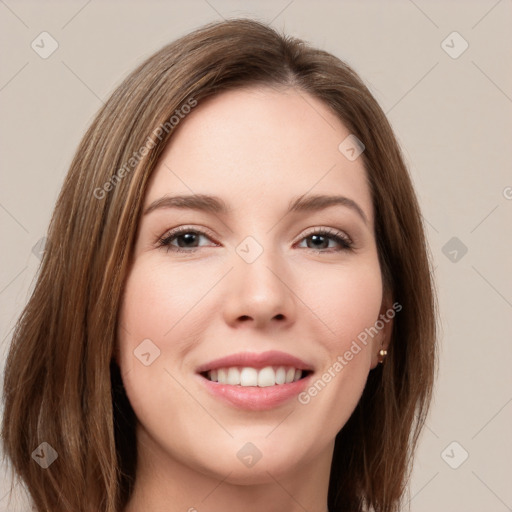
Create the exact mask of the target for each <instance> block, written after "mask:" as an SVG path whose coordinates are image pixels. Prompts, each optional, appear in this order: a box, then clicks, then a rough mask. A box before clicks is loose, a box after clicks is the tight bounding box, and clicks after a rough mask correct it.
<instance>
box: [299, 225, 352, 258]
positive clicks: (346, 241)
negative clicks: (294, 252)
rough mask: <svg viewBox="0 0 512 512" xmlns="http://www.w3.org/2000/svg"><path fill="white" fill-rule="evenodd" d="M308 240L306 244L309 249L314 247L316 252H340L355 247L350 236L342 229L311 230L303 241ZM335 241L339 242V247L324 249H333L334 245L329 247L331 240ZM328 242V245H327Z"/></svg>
mask: <svg viewBox="0 0 512 512" xmlns="http://www.w3.org/2000/svg"><path fill="white" fill-rule="evenodd" d="M304 240H305V241H306V245H307V248H308V249H312V250H313V251H315V252H320V253H321V252H328V253H329V252H340V251H347V250H351V249H352V248H353V242H352V240H350V238H349V237H348V236H347V235H345V234H344V233H343V232H341V231H336V230H331V229H326V228H321V229H316V230H315V231H311V232H310V233H309V234H308V235H306V236H305V237H304V238H302V240H301V241H304ZM308 240H310V241H311V244H308V243H307V242H308ZM331 241H332V242H335V243H336V244H338V248H337V249H336V248H334V250H324V249H333V247H332V246H331V247H329V242H331ZM326 244H327V245H326Z"/></svg>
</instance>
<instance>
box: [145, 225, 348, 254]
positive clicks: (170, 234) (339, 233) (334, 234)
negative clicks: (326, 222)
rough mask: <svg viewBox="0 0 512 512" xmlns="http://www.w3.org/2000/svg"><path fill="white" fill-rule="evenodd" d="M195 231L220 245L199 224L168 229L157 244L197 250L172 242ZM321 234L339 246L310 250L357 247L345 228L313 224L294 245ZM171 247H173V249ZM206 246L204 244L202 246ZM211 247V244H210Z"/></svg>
mask: <svg viewBox="0 0 512 512" xmlns="http://www.w3.org/2000/svg"><path fill="white" fill-rule="evenodd" d="M189 232H193V233H196V234H197V235H199V236H204V237H206V238H209V239H210V241H212V242H213V243H214V244H215V246H219V242H217V240H216V239H215V238H216V236H215V235H214V234H212V231H211V230H210V229H208V228H205V227H202V226H201V227H197V226H191V225H182V226H177V227H175V228H172V229H169V230H167V231H166V232H165V233H164V234H163V235H162V236H161V237H159V238H158V239H157V240H156V242H155V243H156V246H157V247H158V248H165V249H166V250H167V252H175V253H193V252H196V251H197V250H199V249H201V247H192V248H189V249H183V248H179V247H175V246H173V245H172V244H171V240H172V239H175V238H176V237H178V236H180V235H181V234H185V233H189ZM314 234H316V235H320V236H327V237H328V238H329V237H330V239H331V240H333V241H334V242H335V243H337V244H338V246H339V248H337V249H335V248H327V249H325V250H324V249H314V248H311V247H309V248H307V249H308V250H310V251H313V252H318V253H327V254H329V253H337V252H343V251H353V250H354V249H355V246H354V242H353V240H352V238H351V237H350V236H349V235H348V234H347V233H346V232H345V231H343V230H340V229H338V228H332V227H326V226H311V227H309V228H307V229H306V231H305V232H304V231H303V232H302V233H301V235H300V237H299V238H298V240H297V241H296V242H294V243H293V245H297V244H298V243H300V242H302V241H303V240H306V239H307V238H309V237H310V236H312V235H314ZM171 247H173V248H172V249H171ZM202 247H204V246H202ZM210 247H211V246H210Z"/></svg>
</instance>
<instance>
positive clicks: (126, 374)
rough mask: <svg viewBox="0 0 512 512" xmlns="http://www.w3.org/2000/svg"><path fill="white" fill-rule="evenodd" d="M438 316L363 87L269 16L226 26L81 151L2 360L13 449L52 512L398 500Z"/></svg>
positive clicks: (6, 438) (396, 165)
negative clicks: (269, 20)
mask: <svg viewBox="0 0 512 512" xmlns="http://www.w3.org/2000/svg"><path fill="white" fill-rule="evenodd" d="M435 309H436V308H435V298H434V291H433V285H432V282H431V276H430V266H429V259H428V252H427V246H426V242H425V236H424V231H423V227H422V223H421V215H420V211H419V208H418V204H417V200H416V197H415V193H414V190H413V188H412V185H411V181H410V178H409V176H408V173H407V170H406V167H405V165H404V162H403V159H402V157H401V154H400V150H399V147H398V144H397V142H396V140H395V138H394V135H393V133H392V130H391V128H390V126H389V123H388V122H387V120H386V118H385V116H384V114H383V112H382V110H381V109H380V107H379V106H378V104H377V103H376V101H375V99H374V98H373V97H372V95H371V94H370V92H369V91H368V89H367V88H366V87H365V86H364V84H363V83H362V81H361V80H360V78H359V77H358V76H357V75H356V74H355V73H354V71H352V70H351V69H350V68H349V67H348V66H347V65H345V64H344V63H343V62H341V61H340V60H339V59H337V58H335V57H334V56H332V55H330V54H328V53H326V52H324V51H321V50H318V49H315V48H312V47H310V46H309V45H307V44H305V43H304V42H302V41H300V40H297V39H293V38H287V37H285V36H282V35H279V34H277V33H276V32H275V31H274V30H272V29H271V28H269V27H268V26H266V25H264V24H262V23H259V22H256V21H251V20H247V19H238V20H228V21H225V22H221V23H215V24H210V25H208V26H206V27H203V28H201V29H199V30H196V31H195V32H193V33H191V34H189V35H186V36H185V37H183V38H181V39H179V40H177V41H175V42H174V43H172V44H170V45H168V46H166V47H164V48H163V49H162V50H160V51H159V52H157V53H156V54H155V55H153V56H152V57H150V58H149V59H148V60H147V61H146V62H144V63H143V64H142V65H141V66H140V67H139V68H138V69H136V70H135V71H134V72H133V73H132V74H131V75H130V76H129V77H128V78H127V79H126V80H125V81H124V82H123V83H122V84H121V86H120V87H119V88H118V89H117V90H116V91H115V92H114V93H113V95H112V97H111V98H110V99H109V100H108V101H107V103H106V104H105V106H104V107H103V108H102V109H101V111H100V112H99V114H98V115H97V117H96V119H95V120H94V122H93V124H92V126H91V127H90V128H89V130H88V131H87V133H86V135H85V137H84V138H83V140H82V142H81V144H80V146H79V148H78V150H77V153H76V156H75V158H74V160H73V162H72V164H71V168H70V170H69V173H68V175H67V178H66V181H65V183H64V186H63V188H62V191H61V194H60V197H59V199H58V201H57V205H56V208H55V212H54V215H53V218H52V221H51V225H50V229H49V233H48V242H47V250H46V252H45V255H44V258H43V261H42V266H41V269H40V273H39V276H38V280H37V283H36V286H35V289H34V292H33V295H32V297H31V299H30V301H29V302H28V305H27V306H26V308H25V310H24V312H23V314H22V316H21V318H20V319H19V321H18V324H17V326H16V329H15V333H14V336H13V340H12V346H11V350H10V352H9V357H8V361H7V365H6V373H5V381H4V395H5V413H4V419H3V443H4V450H5V453H6V454H7V456H8V457H9V459H10V461H11V462H12V467H13V470H14V471H15V473H16V474H17V475H18V476H19V477H20V478H21V479H22V480H23V482H24V483H25V484H26V486H27V488H28V490H29V492H30V494H31V497H32V498H33V501H34V505H35V507H36V510H38V511H41V512H42V511H50V510H51V511H52V512H60V511H69V510H73V511H84V512H85V511H95V512H97V511H99V510H101V511H106V512H114V511H115V512H119V511H124V512H139V511H142V510H152V511H159V510H166V511H175V510H176V511H178V510H189V511H192V510H197V511H199V512H201V511H204V510H207V511H217V510H224V511H226V510H238V509H243V510H247V511H259V510H262V511H263V510H265V511H269V510H276V511H278V510H287V511H292V510H310V511H326V510H329V511H331V512H333V511H363V510H376V511H382V512H384V511H385V512H391V511H397V510H399V506H400V503H401V500H402V498H403V494H404V489H405V485H406V483H407V479H408V475H409V472H410V469H411V461H412V457H413V454H414V449H415V446H416V443H417V440H418V436H419V434H420V432H421V429H422V426H423V423H424V420H425V418H426V415H427V412H428V407H429V404H430V400H431V395H432V387H433V382H434V374H435V368H436V364H435V360H436V350H435V335H436V320H435V318H436V317H435ZM28 454H31V457H28Z"/></svg>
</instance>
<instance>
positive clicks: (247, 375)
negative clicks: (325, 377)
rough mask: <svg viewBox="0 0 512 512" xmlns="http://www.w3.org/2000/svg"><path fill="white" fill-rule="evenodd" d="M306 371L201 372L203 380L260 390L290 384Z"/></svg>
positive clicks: (246, 369)
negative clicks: (252, 387)
mask: <svg viewBox="0 0 512 512" xmlns="http://www.w3.org/2000/svg"><path fill="white" fill-rule="evenodd" d="M308 373H310V372H308V371H307V370H304V371H303V370H300V369H298V368H295V367H293V366H265V367H264V368H260V369H257V368H253V367H250V366H244V367H233V366H232V367H224V368H217V369H215V370H209V371H207V372H203V373H202V374H201V375H203V376H204V377H205V378H207V379H208V380H209V381H211V382H218V383H219V384H229V385H231V386H242V387H249V386H258V387H260V388H264V387H269V386H276V385H282V384H290V383H292V382H296V381H298V380H300V379H301V378H302V377H303V376H305V375H307V374H308Z"/></svg>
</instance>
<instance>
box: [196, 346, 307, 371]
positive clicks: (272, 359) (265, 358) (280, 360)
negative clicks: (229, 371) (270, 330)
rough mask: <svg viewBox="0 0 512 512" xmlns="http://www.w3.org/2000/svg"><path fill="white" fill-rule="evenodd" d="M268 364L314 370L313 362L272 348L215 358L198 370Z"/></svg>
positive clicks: (263, 365) (257, 367)
mask: <svg viewBox="0 0 512 512" xmlns="http://www.w3.org/2000/svg"><path fill="white" fill-rule="evenodd" d="M266 366H285V367H290V366H291V367H293V368H295V369H297V370H303V371H307V372H312V371H314V368H313V366H312V365H311V364H309V363H306V362H305V361H303V360H302V359H300V358H298V357H296V356H292V355H291V354H287V353H286V352H280V351H278V350H270V351H268V352H262V353H260V354H258V353H255V352H240V353H238V354H232V355H230V356H226V357H221V358H220V359H215V360H213V361H209V362H208V363H205V364H202V365H200V366H199V367H198V368H197V369H196V372H197V373H203V372H208V371H211V370H218V369H219V368H229V367H251V368H255V369H257V370H260V369H261V368H264V367H266Z"/></svg>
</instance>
